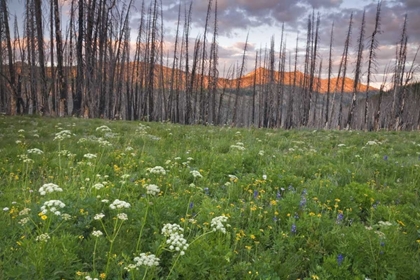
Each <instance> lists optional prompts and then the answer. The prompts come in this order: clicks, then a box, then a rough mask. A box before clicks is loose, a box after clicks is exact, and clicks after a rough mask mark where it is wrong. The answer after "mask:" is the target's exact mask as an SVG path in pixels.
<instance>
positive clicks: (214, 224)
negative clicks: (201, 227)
mask: <svg viewBox="0 0 420 280" xmlns="http://www.w3.org/2000/svg"><path fill="white" fill-rule="evenodd" d="M227 220H228V217H226V216H219V217H215V218H213V219H212V220H211V223H210V226H211V228H212V229H213V231H221V232H222V233H226V228H225V225H224V224H223V223H226V222H227ZM227 226H230V225H229V224H228V225H227Z"/></svg>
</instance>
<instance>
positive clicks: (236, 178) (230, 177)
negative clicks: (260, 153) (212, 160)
mask: <svg viewBox="0 0 420 280" xmlns="http://www.w3.org/2000/svg"><path fill="white" fill-rule="evenodd" d="M228 177H229V180H230V181H231V182H236V181H238V177H236V176H235V175H231V174H229V175H228Z"/></svg>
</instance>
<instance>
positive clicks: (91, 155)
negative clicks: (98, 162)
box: [83, 153, 97, 159]
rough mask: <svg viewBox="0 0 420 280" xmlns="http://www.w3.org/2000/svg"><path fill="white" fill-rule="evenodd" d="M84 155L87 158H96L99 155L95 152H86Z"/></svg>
mask: <svg viewBox="0 0 420 280" xmlns="http://www.w3.org/2000/svg"><path fill="white" fill-rule="evenodd" d="M83 157H85V158H87V159H94V158H96V157H97V156H96V155H95V154H90V153H87V154H84V155H83Z"/></svg>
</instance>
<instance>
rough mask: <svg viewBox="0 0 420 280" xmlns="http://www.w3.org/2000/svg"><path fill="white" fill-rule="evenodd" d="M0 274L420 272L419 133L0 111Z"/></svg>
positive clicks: (415, 275) (408, 275) (346, 275)
mask: <svg viewBox="0 0 420 280" xmlns="http://www.w3.org/2000/svg"><path fill="white" fill-rule="evenodd" d="M0 154H1V158H0V207H1V208H0V210H1V213H0V231H1V233H0V236H1V239H0V279H49V280H50V279H95V278H97V279H241V280H242V279H362V280H363V279H420V265H419V264H420V228H419V226H420V203H419V190H420V134H419V133H418V132H398V133H397V132H379V133H364V132H357V131H353V132H352V131H347V132H345V131H322V130H317V131H308V130H291V131H283V130H264V129H239V128H229V127H212V126H181V125H174V124H168V123H139V122H122V121H118V122H111V121H104V120H85V119H76V118H74V119H72V118H66V119H48V118H30V117H7V116H1V117H0Z"/></svg>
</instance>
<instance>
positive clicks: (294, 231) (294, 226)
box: [290, 224, 297, 234]
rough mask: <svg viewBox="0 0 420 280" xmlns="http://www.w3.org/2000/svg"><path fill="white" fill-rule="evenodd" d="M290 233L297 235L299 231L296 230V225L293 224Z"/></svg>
mask: <svg viewBox="0 0 420 280" xmlns="http://www.w3.org/2000/svg"><path fill="white" fill-rule="evenodd" d="M290 231H291V232H292V233H293V234H295V233H296V232H297V229H296V225H295V224H293V225H292V228H291V229H290Z"/></svg>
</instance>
